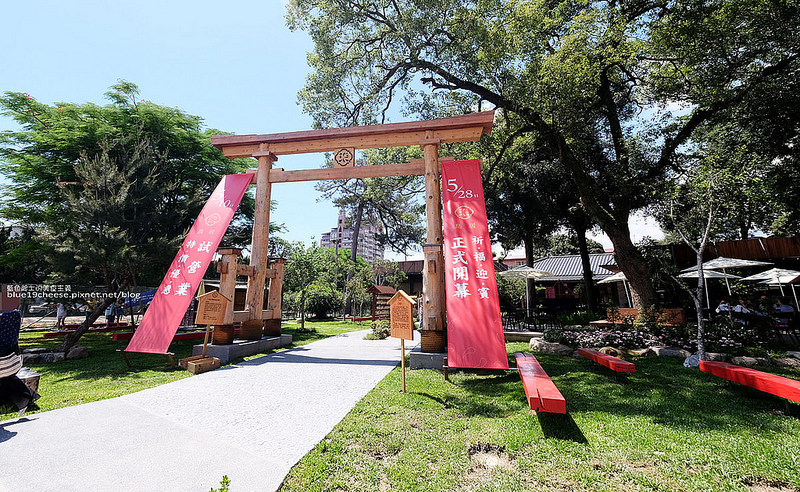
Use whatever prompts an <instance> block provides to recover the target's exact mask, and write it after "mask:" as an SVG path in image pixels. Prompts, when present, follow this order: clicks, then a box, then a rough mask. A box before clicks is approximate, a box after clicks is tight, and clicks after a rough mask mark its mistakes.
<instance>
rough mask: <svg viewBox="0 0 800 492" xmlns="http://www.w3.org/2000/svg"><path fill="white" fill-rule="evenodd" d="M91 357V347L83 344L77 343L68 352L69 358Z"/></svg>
mask: <svg viewBox="0 0 800 492" xmlns="http://www.w3.org/2000/svg"><path fill="white" fill-rule="evenodd" d="M87 357H89V349H87V348H86V347H84V346H83V345H75V346H73V347H72V348H71V349H69V352H67V359H85V358H87Z"/></svg>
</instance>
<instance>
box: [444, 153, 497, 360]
mask: <svg viewBox="0 0 800 492" xmlns="http://www.w3.org/2000/svg"><path fill="white" fill-rule="evenodd" d="M442 202H443V206H444V209H443V214H442V215H443V224H442V225H443V229H444V263H445V290H446V292H447V364H448V366H450V367H464V368H487V369H508V356H507V354H506V344H505V338H504V336H503V323H502V320H501V319H500V300H499V297H498V294H497V280H496V279H495V276H494V262H493V260H492V245H491V241H490V238H489V224H488V222H487V220H486V203H485V202H484V197H483V184H482V183H481V169H480V160H478V159H473V160H469V161H445V162H442Z"/></svg>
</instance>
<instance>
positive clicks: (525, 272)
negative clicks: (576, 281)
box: [500, 265, 553, 317]
mask: <svg viewBox="0 0 800 492" xmlns="http://www.w3.org/2000/svg"><path fill="white" fill-rule="evenodd" d="M500 276H502V277H509V278H521V279H525V280H527V279H529V278H532V279H533V280H534V282H535V281H536V279H537V278H544V277H552V276H553V274H552V273H550V272H545V271H544V270H537V269H535V268H532V267H529V266H527V265H523V266H518V267H514V268H512V269H511V270H506V271H505V272H500ZM525 312H526V313H527V315H528V317H530V315H531V293H530V291H529V290H528V282H527V281H526V282H525Z"/></svg>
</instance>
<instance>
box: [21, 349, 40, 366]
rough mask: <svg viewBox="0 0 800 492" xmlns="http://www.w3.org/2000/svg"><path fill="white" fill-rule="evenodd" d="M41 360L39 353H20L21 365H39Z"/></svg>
mask: <svg viewBox="0 0 800 492" xmlns="http://www.w3.org/2000/svg"><path fill="white" fill-rule="evenodd" d="M41 359H42V354H39V353H25V352H24V351H23V352H22V363H23V364H39V362H40V361H41Z"/></svg>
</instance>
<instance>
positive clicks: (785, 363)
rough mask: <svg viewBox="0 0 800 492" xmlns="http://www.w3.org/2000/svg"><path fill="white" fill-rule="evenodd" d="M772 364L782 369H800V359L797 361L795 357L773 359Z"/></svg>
mask: <svg viewBox="0 0 800 492" xmlns="http://www.w3.org/2000/svg"><path fill="white" fill-rule="evenodd" d="M772 362H774V363H775V365H777V366H781V367H800V359H795V358H794V357H779V358H777V359H772Z"/></svg>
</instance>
